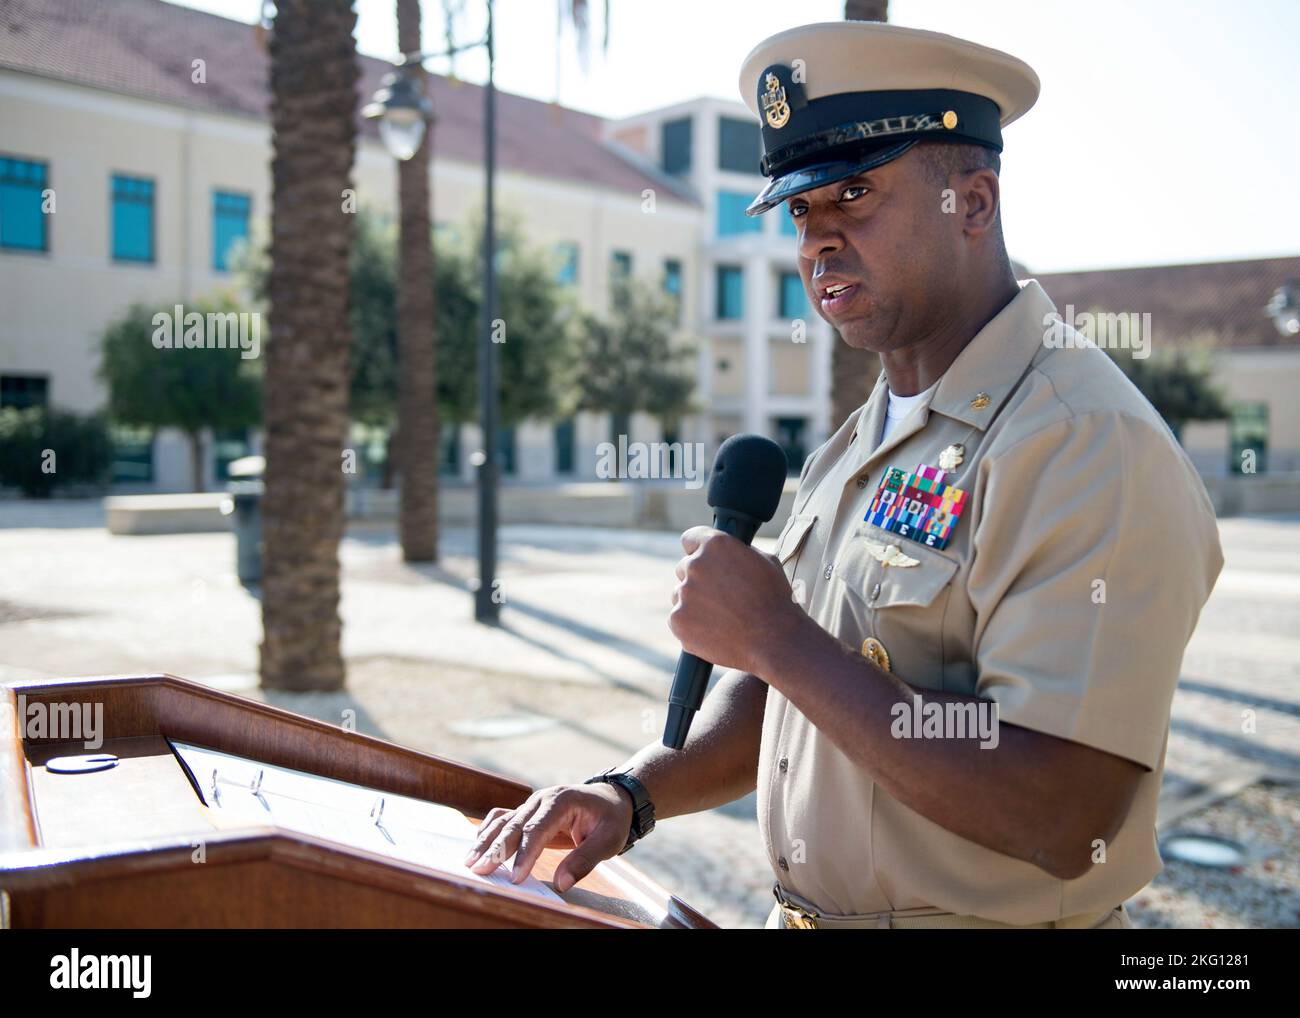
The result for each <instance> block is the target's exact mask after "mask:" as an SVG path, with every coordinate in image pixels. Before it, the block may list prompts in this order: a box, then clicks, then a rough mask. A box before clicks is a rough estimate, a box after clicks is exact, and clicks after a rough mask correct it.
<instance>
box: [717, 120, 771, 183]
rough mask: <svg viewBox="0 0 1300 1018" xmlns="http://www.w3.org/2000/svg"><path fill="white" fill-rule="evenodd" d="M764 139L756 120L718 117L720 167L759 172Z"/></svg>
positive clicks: (734, 171) (733, 170) (743, 171)
mask: <svg viewBox="0 0 1300 1018" xmlns="http://www.w3.org/2000/svg"><path fill="white" fill-rule="evenodd" d="M762 156H763V139H762V137H761V136H760V134H759V129H758V122H757V121H755V120H736V119H734V118H732V117H719V118H718V169H720V170H731V171H732V172H733V173H753V174H757V173H758V162H759V160H760V159H761V158H762Z"/></svg>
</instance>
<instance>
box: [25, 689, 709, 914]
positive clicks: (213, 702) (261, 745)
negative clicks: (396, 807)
mask: <svg viewBox="0 0 1300 1018" xmlns="http://www.w3.org/2000/svg"><path fill="white" fill-rule="evenodd" d="M86 710H92V711H95V712H102V716H101V717H102V719H101V721H100V724H99V726H98V731H99V732H100V733H101V736H102V738H103V745H102V746H98V747H91V748H90V749H87V748H85V747H84V745H83V742H72V741H70V740H69V739H68V738H67V737H66V736H67V735H69V734H72V735H73V736H74V737H75V736H77V735H80V734H82V733H81V732H80V731H79V730H77V729H76V727H75V726H76V723H77V712H78V711H81V712H84V711H86ZM6 715H8V716H6ZM83 716H84V714H83ZM42 722H43V723H44V724H43V725H42ZM69 726H72V727H69ZM54 736H62V737H54ZM168 739H171V740H173V741H178V742H185V743H193V744H195V745H198V746H203V747H206V748H210V749H213V750H217V751H219V752H221V753H226V754H230V755H232V756H236V757H244V758H248V759H250V760H253V761H260V762H262V763H266V764H271V765H273V766H275V767H281V768H288V769H292V770H296V771H303V772H307V774H309V775H318V776H320V777H322V778H330V779H334V780H335V781H341V782H347V783H349V784H353V785H360V786H363V787H364V788H366V789H373V790H376V791H379V792H382V793H387V794H391V795H394V796H404V797H409V798H411V799H418V800H423V801H426V802H431V803H437V804H441V805H446V806H450V807H453V808H454V809H456V810H459V811H460V812H461V813H463V814H465V816H466V817H468V818H469V819H470V820H471V821H473V822H478V821H479V820H481V818H482V817H483V816H484V815H485V814H486V813H487V812H488V811H489V810H490V809H492V808H493V807H496V806H505V807H511V806H515V805H518V804H520V803H522V802H523V800H524V799H526V798H527V797H528V795H529V794H531V792H532V789H531V788H529V787H528V786H527V785H524V784H522V783H519V782H516V781H513V780H511V779H509V778H505V777H503V776H501V775H498V774H494V773H492V772H490V771H486V770H482V769H480V768H477V767H473V766H469V765H466V764H461V763H457V762H454V761H450V760H445V759H441V758H439V757H436V756H431V755H428V754H424V753H419V752H416V751H415V750H411V749H407V748H405V747H401V746H397V745H394V744H392V743H389V742H385V741H384V740H382V739H376V738H373V737H371V736H367V735H361V734H359V733H355V732H351V731H347V730H345V729H342V728H339V727H337V726H334V725H329V724H326V723H324V722H320V721H316V720H313V719H311V718H306V717H302V716H300V715H296V714H293V713H291V712H289V711H285V710H282V709H279V708H276V707H271V706H269V705H267V704H264V703H261V702H258V701H254V700H248V699H245V698H243V697H239V696H236V695H234V694H231V693H226V692H222V691H218V690H214V689H211V688H209V687H206V686H203V685H200V684H198V683H193V682H189V681H186V680H184V679H180V678H177V677H175V676H170V675H145V676H108V677H102V678H89V679H58V680H37V681H32V682H20V683H10V684H9V685H7V686H5V687H0V889H3V890H5V891H6V892H8V894H9V897H10V906H11V913H12V919H13V923H14V925H25V924H31V925H66V926H73V927H75V926H81V925H85V926H95V925H121V926H132V925H154V926H205V925H214V926H215V925H236V926H240V925H244V926H256V925H277V926H295V925H302V926H311V925H344V926H354V925H355V926H385V925H415V926H420V925H423V926H443V925H450V926H470V925H475V926H538V927H555V926H592V927H602V926H603V927H634V928H635V927H646V926H649V927H659V928H700V927H711V926H712V925H713V924H712V923H710V922H709V921H708V920H707V919H706V918H705V917H704V916H702V915H700V914H699V913H698V912H696V911H695V910H693V909H691V908H690V907H689V906H687V905H686V904H685V903H683V902H681V901H680V900H679V899H676V898H674V897H673V896H672V895H671V894H669V893H668V892H667V891H666V890H664V889H663V888H661V887H659V886H658V885H657V884H656V883H655V882H654V881H652V880H650V879H649V878H647V877H646V876H645V875H644V874H642V873H640V872H639V871H638V870H636V869H635V867H633V866H631V865H629V864H628V863H627V862H625V861H624V860H622V859H612V860H608V861H606V862H604V863H602V864H601V865H600V866H598V867H597V868H596V869H595V870H593V872H592V873H591V874H589V875H588V876H587V877H586V878H584V879H583V880H582V881H580V882H579V883H578V884H577V885H576V886H575V887H573V888H571V889H570V890H569V891H567V892H565V893H564V895H562V896H561V897H562V899H563V900H562V901H555V900H546V899H543V898H540V897H538V896H535V895H531V894H528V893H526V892H524V891H521V890H519V889H517V888H507V887H497V886H490V887H489V886H487V885H485V884H484V883H483V882H481V881H479V880H477V879H475V878H474V876H473V875H472V874H469V873H468V871H467V872H466V874H465V876H463V877H462V876H460V875H458V874H455V873H453V872H449V871H444V870H438V869H434V868H432V867H431V866H427V865H419V864H416V863H414V862H412V861H410V860H409V859H399V858H392V857H385V856H384V855H383V854H382V853H376V852H372V851H367V850H366V849H363V848H359V847H356V846H349V845H344V844H340V843H338V842H335V841H331V840H328V839H325V838H320V837H315V836H313V835H311V834H307V833H303V832H302V831H300V830H299V831H292V830H285V829H282V828H277V827H273V826H266V825H247V826H244V825H242V824H235V825H232V824H231V823H229V822H228V821H227V822H222V821H221V820H220V819H219V818H217V817H214V816H213V814H214V813H216V812H219V811H216V810H210V809H209V808H208V807H207V806H206V805H205V804H204V803H203V801H202V799H201V798H200V797H199V795H198V794H197V793H196V791H195V789H194V787H193V786H192V785H191V783H190V781H189V778H188V775H187V774H186V771H185V769H184V768H183V767H182V765H181V763H180V761H179V760H178V759H177V757H176V756H175V754H174V753H173V752H172V747H171V746H170V745H169V744H168V741H167V740H168ZM88 752H95V753H109V754H113V755H115V756H116V757H117V758H118V763H117V764H116V766H113V767H111V768H109V769H105V770H99V771H92V772H89V773H59V772H57V771H56V770H52V769H50V768H49V767H48V766H47V764H48V763H49V762H50V761H51V760H52V759H55V758H58V757H64V756H69V755H75V754H84V753H88ZM570 847H571V846H570V845H569V844H568V842H567V839H566V840H565V842H564V844H563V845H560V844H553V845H552V846H550V847H548V848H547V849H545V850H544V851H543V853H542V858H541V859H540V860H539V862H538V864H537V866H536V867H535V869H534V875H535V876H537V877H538V878H539V879H541V880H542V881H543V882H547V883H549V882H550V881H551V880H552V879H553V876H554V872H555V868H556V866H557V865H558V863H559V861H560V860H561V859H562V858H563V857H564V855H565V854H566V852H567V850H568V848H570ZM197 856H201V857H202V859H201V861H202V862H203V863H204V865H195V863H196V862H197V861H199V859H198V858H196V857H197ZM263 883H265V884H266V885H267V886H268V888H270V890H269V891H268V892H267V893H268V897H272V898H274V899H275V900H274V901H268V902H264V903H260V904H259V903H258V902H257V901H256V900H253V899H251V898H250V897H249V895H248V894H246V893H243V891H244V890H246V889H249V888H253V887H257V886H260V885H261V884H263ZM290 885H292V886H294V887H296V888H297V892H296V896H295V897H291V898H290V899H288V900H287V901H286V900H281V898H282V897H283V896H282V895H281V894H279V893H277V889H278V888H281V887H287V886H290ZM160 891H161V892H164V896H163V897H161V898H160V897H157V893H158V892H160ZM167 895H170V899H168V897H167ZM187 895H188V898H187ZM232 897H233V898H235V899H237V900H235V901H231V900H230V899H231V898H232ZM168 900H170V902H172V903H173V905H174V906H177V907H175V908H173V909H172V911H170V912H169V911H168V909H167V907H165V906H166V903H167V901H168ZM142 901H143V902H145V903H150V902H152V904H151V905H149V906H148V907H144V908H143V909H142V907H141V903H142ZM186 901H188V902H189V911H188V912H187V913H185V914H181V911H180V909H179V905H180V904H181V903H183V902H186ZM114 910H115V911H114ZM126 912H129V913H130V914H124V913H126Z"/></svg>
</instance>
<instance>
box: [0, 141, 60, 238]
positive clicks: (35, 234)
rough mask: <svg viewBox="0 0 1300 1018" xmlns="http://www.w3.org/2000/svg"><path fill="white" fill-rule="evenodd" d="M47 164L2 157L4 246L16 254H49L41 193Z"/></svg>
mask: <svg viewBox="0 0 1300 1018" xmlns="http://www.w3.org/2000/svg"><path fill="white" fill-rule="evenodd" d="M46 174H47V167H46V164H45V163H38V162H34V161H32V160H30V159H15V158H13V157H12V156H0V247H7V248H13V249H14V250H16V251H48V250H49V246H48V234H47V233H46V232H45V213H44V212H43V211H42V210H41V202H42V198H41V192H42V191H44V190H45V188H46V187H47V186H48V185H47V184H46Z"/></svg>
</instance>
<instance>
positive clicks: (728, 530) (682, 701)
mask: <svg viewBox="0 0 1300 1018" xmlns="http://www.w3.org/2000/svg"><path fill="white" fill-rule="evenodd" d="M759 526H761V521H759V520H756V519H754V518H753V517H752V516H748V515H746V514H745V513H739V512H735V511H734V510H731V509H724V508H722V507H721V506H719V507H717V508H715V509H714V510H713V527H714V529H715V530H721V531H722V532H723V533H724V534H730V535H731V536H732V537H734V538H736V539H737V540H738V541H744V542H745V544H750V543H751V542H753V540H754V534H755V533H756V532H757V531H758V528H759ZM712 674H713V665H712V664H711V663H710V662H708V661H705V660H704V659H703V658H699V657H696V656H695V655H694V654H687V653H686V652H685V651H682V653H681V655H680V656H679V657H678V658H677V670H676V671H675V672H673V685H672V689H671V691H670V692H669V694H668V720H667V722H666V723H665V725H664V738H663V744H664V745H665V746H667V747H668V748H669V749H681V748H682V747H683V746H685V745H686V736H687V735H688V734H689V733H690V730H691V722H692V721H693V720H694V719H695V712H696V711H698V710H699V709H700V705H701V704H702V703H704V691H705V690H706V689H707V688H708V685H709V676H710V675H712Z"/></svg>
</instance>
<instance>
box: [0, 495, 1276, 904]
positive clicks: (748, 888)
mask: <svg viewBox="0 0 1300 1018" xmlns="http://www.w3.org/2000/svg"><path fill="white" fill-rule="evenodd" d="M1221 533H1222V537H1223V542H1224V548H1225V554H1226V557H1227V565H1226V567H1225V569H1224V572H1223V575H1222V577H1221V578H1220V580H1219V584H1218V587H1217V588H1216V590H1215V593H1214V595H1213V597H1212V598H1211V600H1210V603H1209V605H1208V606H1207V607H1206V610H1205V612H1204V613H1203V615H1202V618H1201V623H1200V625H1199V627H1198V629H1197V631H1196V634H1195V636H1194V638H1193V640H1192V643H1191V645H1190V646H1189V648H1188V652H1187V655H1186V658H1185V660H1184V667H1183V681H1182V683H1181V685H1180V688H1179V692H1178V695H1177V697H1176V700H1175V704H1174V721H1173V727H1172V732H1171V736H1170V742H1169V750H1168V759H1167V765H1166V784H1165V794H1164V796H1163V797H1162V801H1161V824H1162V830H1172V829H1179V830H1194V831H1204V832H1210V833H1218V834H1220V835H1223V836H1227V837H1232V838H1234V839H1236V840H1238V841H1241V842H1243V843H1244V844H1246V845H1247V847H1248V849H1249V850H1250V856H1249V858H1248V860H1247V864H1246V865H1244V866H1243V867H1240V868H1238V869H1235V870H1231V871H1210V870H1206V869H1203V868H1198V867H1194V866H1191V865H1189V864H1185V863H1170V864H1169V865H1168V866H1167V867H1166V869H1165V871H1164V872H1163V873H1162V874H1161V875H1160V877H1158V878H1157V879H1156V881H1154V882H1153V883H1152V885H1151V886H1150V887H1148V888H1147V889H1146V890H1144V891H1143V892H1141V893H1139V894H1138V895H1137V896H1136V897H1135V899H1134V900H1133V901H1132V902H1130V907H1131V909H1132V910H1133V913H1134V916H1135V921H1136V922H1137V924H1138V925H1146V926H1186V925H1214V926H1296V925H1300V862H1298V860H1297V853H1296V849H1295V845H1296V843H1297V831H1298V829H1300V794H1297V790H1298V786H1297V778H1298V777H1300V681H1298V680H1300V517H1297V518H1238V519H1228V520H1224V521H1221ZM502 541H503V547H502V561H501V570H500V573H501V578H502V588H501V589H502V592H503V594H504V595H505V606H504V610H503V616H502V618H503V626H502V627H501V628H500V629H498V630H485V629H482V628H480V627H478V626H476V625H475V624H474V623H473V622H472V619H471V596H470V594H469V592H468V581H469V578H470V577H471V576H472V575H473V573H474V563H473V559H472V555H473V533H472V532H470V531H466V530H456V531H450V532H448V533H446V534H445V535H444V537H443V541H442V548H441V552H442V562H441V563H440V565H439V566H437V567H410V566H405V565H403V564H402V563H401V562H400V556H399V553H398V549H397V546H396V544H395V542H394V539H393V536H392V533H391V530H390V529H389V528H384V527H379V526H374V525H370V526H356V527H353V528H352V529H350V531H349V534H348V537H347V540H346V541H345V542H344V545H343V548H342V552H341V555H342V563H343V576H344V583H343V604H342V612H343V617H344V653H345V655H346V656H347V658H348V665H349V679H348V688H347V690H346V691H345V692H342V693H335V694H287V693H278V692H277V693H268V694H263V693H261V692H260V691H259V690H258V689H257V687H256V679H255V674H256V669H257V644H258V640H259V638H260V616H259V605H258V602H257V599H256V596H255V593H250V592H249V591H247V590H245V589H244V588H243V587H242V586H240V584H239V583H238V582H237V580H236V579H235V577H234V573H233V561H234V546H233V538H232V537H231V536H229V535H226V534H191V535H168V536H157V537H113V536H111V535H109V534H108V533H107V532H106V531H105V530H104V528H103V513H102V510H101V508H100V506H99V504H98V503H97V502H50V503H46V504H41V503H37V502H23V501H8V502H0V681H3V680H6V679H17V678H23V677H27V676H38V675H82V674H107V673H131V672H152V671H168V672H173V673H175V674H178V675H182V676H185V677H187V678H191V679H195V680H199V681H204V682H209V683H211V684H213V685H216V686H219V687H222V688H226V689H230V690H233V691H235V692H239V693H241V694H242V695H247V696H254V697H258V698H265V699H267V700H270V701H271V702H274V703H276V704H278V705H280V706H283V707H286V708H288V709H290V710H294V711H298V712H301V713H304V714H310V715H313V716H316V717H319V718H321V719H323V720H327V721H331V722H335V723H337V722H339V721H341V720H342V718H343V717H344V714H343V712H344V711H345V710H348V709H350V710H353V711H355V712H356V718H357V724H358V726H359V727H360V728H361V729H362V730H363V731H366V732H369V733H370V734H374V735H378V736H381V737H383V738H387V739H390V740H392V741H394V742H398V743H402V744H406V745H411V746H415V747H417V748H420V749H422V750H426V751H429V752H434V753H438V754H441V755H444V756H449V757H454V758H457V759H462V760H466V761H469V762H472V763H475V764H478V765H480V766H484V767H488V768H492V769H494V770H498V771H501V772H504V773H507V774H510V775H512V776H515V777H518V778H521V779H523V780H526V781H528V782H530V783H532V784H535V785H542V784H550V783H553V782H557V781H568V780H574V779H579V778H582V777H585V776H587V775H589V774H591V773H594V772H595V771H597V770H600V769H603V768H604V767H606V766H609V765H610V764H613V763H617V762H619V761H621V760H622V759H624V758H625V757H626V756H628V755H629V754H630V753H632V752H633V751H634V750H635V749H637V748H638V747H640V746H642V745H644V744H645V743H646V742H649V741H651V740H653V739H656V738H657V737H658V735H659V733H660V731H661V729H662V722H663V702H664V698H665V694H666V691H667V684H668V680H669V678H670V676H671V673H672V668H673V664H674V662H675V660H676V656H677V647H676V644H675V642H674V641H673V638H672V635H671V633H669V631H668V628H667V625H666V621H665V618H666V610H667V605H668V597H669V592H670V590H671V588H672V582H673V578H672V566H673V563H674V562H675V560H676V559H677V557H678V555H679V551H678V543H677V538H676V536H675V535H672V534H663V533H644V532H635V533H634V532H629V531H616V530H599V529H580V528H563V527H508V528H505V529H504V530H503V532H502ZM760 543H761V542H760ZM629 859H632V860H633V861H634V862H636V863H637V864H638V865H640V866H642V867H643V868H644V869H646V870H647V871H648V872H650V873H651V874H652V875H654V876H655V877H657V878H658V879H660V880H661V881H662V882H664V883H665V884H667V885H668V886H670V887H672V888H673V889H674V890H675V891H676V892H678V893H679V894H681V896H682V897H684V898H685V899H686V900H688V901H690V902H691V903H692V904H694V905H696V906H698V907H700V908H701V909H703V910H704V911H705V912H706V913H708V914H709V915H711V916H712V917H714V918H715V919H716V920H717V921H719V922H721V923H723V924H724V925H746V926H758V925H761V923H762V920H763V918H764V917H765V915H766V913H767V911H768V908H769V907H770V901H771V892H770V885H771V874H770V870H769V867H768V864H767V862H766V859H765V857H764V854H763V852H762V849H761V845H760V843H759V839H758V831H757V825H756V823H755V820H754V804H753V798H752V796H751V797H749V798H747V799H745V800H742V801H741V802H738V803H733V804H731V805H730V806H727V807H724V808H722V809H719V810H714V811H711V812H709V813H706V814H700V815H697V816H692V817H684V818H678V819H674V820H671V821H668V822H667V823H665V824H664V825H662V827H661V828H660V829H659V830H658V831H656V833H655V834H654V836H653V837H651V838H649V839H647V841H646V842H644V843H643V844H642V845H639V846H638V847H637V848H636V849H635V850H634V852H633V853H632V854H631V855H630V856H629Z"/></svg>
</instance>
